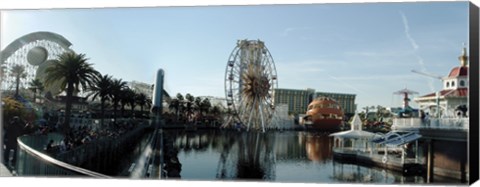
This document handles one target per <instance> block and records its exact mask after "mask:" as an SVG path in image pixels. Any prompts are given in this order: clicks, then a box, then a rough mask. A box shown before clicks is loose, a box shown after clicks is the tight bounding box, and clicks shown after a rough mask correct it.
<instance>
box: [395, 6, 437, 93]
mask: <svg viewBox="0 0 480 187" xmlns="http://www.w3.org/2000/svg"><path fill="white" fill-rule="evenodd" d="M400 15H401V16H402V21H403V26H404V28H405V36H406V37H407V39H408V41H409V42H410V44H411V45H412V47H413V50H414V52H415V53H414V54H415V57H417V59H418V64H420V68H421V69H422V71H423V72H427V69H426V68H425V63H424V62H423V58H422V57H421V56H420V55H418V53H417V51H418V48H419V46H418V44H417V42H416V41H415V39H413V37H412V36H411V35H410V27H409V26H408V19H407V17H406V16H405V14H404V13H403V12H402V11H400ZM428 86H429V87H430V90H431V91H432V92H435V88H434V86H433V80H432V78H431V77H430V79H429V81H428Z"/></svg>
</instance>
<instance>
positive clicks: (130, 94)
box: [124, 88, 137, 116]
mask: <svg viewBox="0 0 480 187" xmlns="http://www.w3.org/2000/svg"><path fill="white" fill-rule="evenodd" d="M124 92H125V93H124V94H125V95H124V97H125V98H124V100H125V101H126V102H127V104H128V105H129V106H130V109H131V112H130V113H131V115H132V116H134V114H135V113H134V110H135V104H136V99H137V97H136V96H137V93H136V92H135V91H134V90H132V89H130V88H127V89H125V90H124Z"/></svg>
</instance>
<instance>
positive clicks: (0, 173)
mask: <svg viewBox="0 0 480 187" xmlns="http://www.w3.org/2000/svg"><path fill="white" fill-rule="evenodd" d="M11 176H12V174H11V173H10V171H9V170H8V169H7V167H6V166H4V165H3V164H1V163H0V177H11Z"/></svg>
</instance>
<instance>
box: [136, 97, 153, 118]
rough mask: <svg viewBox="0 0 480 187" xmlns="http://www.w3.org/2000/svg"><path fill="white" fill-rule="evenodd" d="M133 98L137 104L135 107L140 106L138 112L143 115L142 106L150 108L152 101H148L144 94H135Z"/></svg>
mask: <svg viewBox="0 0 480 187" xmlns="http://www.w3.org/2000/svg"><path fill="white" fill-rule="evenodd" d="M135 98H136V99H135V102H137V105H139V106H140V112H141V113H142V115H143V107H144V106H147V107H150V105H151V102H152V101H151V100H150V99H148V98H147V95H145V94H144V93H137V95H136V96H135Z"/></svg>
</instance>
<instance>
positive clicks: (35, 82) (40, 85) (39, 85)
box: [29, 79, 45, 103]
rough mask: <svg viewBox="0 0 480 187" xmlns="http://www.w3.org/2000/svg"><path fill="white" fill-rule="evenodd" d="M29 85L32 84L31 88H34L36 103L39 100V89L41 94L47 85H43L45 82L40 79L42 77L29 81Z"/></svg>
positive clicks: (34, 100)
mask: <svg viewBox="0 0 480 187" xmlns="http://www.w3.org/2000/svg"><path fill="white" fill-rule="evenodd" d="M29 85H30V90H32V92H33V102H34V103H35V102H36V101H37V91H38V92H39V93H40V95H41V94H42V92H43V89H44V88H45V87H44V86H43V83H42V81H40V79H33V80H32V81H31V82H30V83H29Z"/></svg>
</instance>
